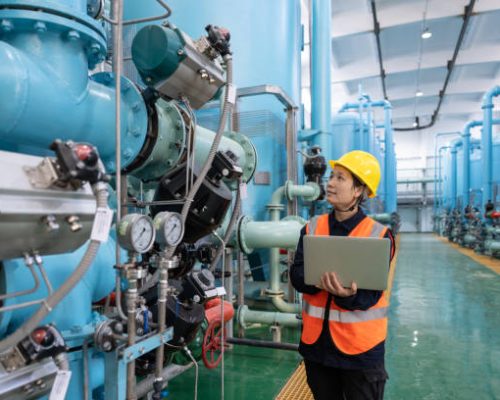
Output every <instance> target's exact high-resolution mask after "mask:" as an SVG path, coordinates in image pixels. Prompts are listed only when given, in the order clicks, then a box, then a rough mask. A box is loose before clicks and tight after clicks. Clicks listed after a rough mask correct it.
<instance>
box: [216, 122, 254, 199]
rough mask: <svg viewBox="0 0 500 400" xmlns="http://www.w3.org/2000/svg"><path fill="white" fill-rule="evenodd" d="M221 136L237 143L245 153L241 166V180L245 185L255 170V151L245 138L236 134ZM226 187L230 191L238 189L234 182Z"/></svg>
mask: <svg viewBox="0 0 500 400" xmlns="http://www.w3.org/2000/svg"><path fill="white" fill-rule="evenodd" d="M223 136H224V137H226V138H228V139H231V140H232V141H234V142H236V143H238V144H239V145H240V146H241V148H242V149H243V151H244V152H245V159H246V164H245V165H241V168H242V169H243V175H242V176H241V180H242V182H245V183H248V182H250V179H252V177H253V174H254V173H255V170H256V169H257V150H256V149H255V146H254V145H253V143H252V142H251V141H250V139H249V138H248V137H247V136H245V135H243V134H241V133H238V132H233V131H227V132H224V134H223ZM227 185H228V186H229V188H230V189H232V190H236V189H237V188H238V182H236V181H231V182H228V183H227Z"/></svg>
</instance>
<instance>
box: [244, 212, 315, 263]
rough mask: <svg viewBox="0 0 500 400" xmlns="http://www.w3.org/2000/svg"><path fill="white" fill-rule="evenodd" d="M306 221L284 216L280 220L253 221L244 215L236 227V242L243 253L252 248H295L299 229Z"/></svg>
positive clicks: (249, 251) (248, 251)
mask: <svg viewBox="0 0 500 400" xmlns="http://www.w3.org/2000/svg"><path fill="white" fill-rule="evenodd" d="M305 223H306V221H305V220H303V219H302V218H293V219H292V218H286V219H283V220H281V221H253V220H252V218H250V217H248V216H244V217H242V218H241V219H240V222H239V228H238V232H239V233H238V243H239V245H240V248H241V250H242V251H243V252H244V253H245V254H250V253H252V251H253V250H254V249H268V248H273V247H274V248H277V249H279V248H284V249H292V250H293V249H295V248H296V247H297V243H298V242H299V238H300V230H301V229H302V227H303V226H304V225H305Z"/></svg>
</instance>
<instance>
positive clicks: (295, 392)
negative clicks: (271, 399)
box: [275, 361, 314, 400]
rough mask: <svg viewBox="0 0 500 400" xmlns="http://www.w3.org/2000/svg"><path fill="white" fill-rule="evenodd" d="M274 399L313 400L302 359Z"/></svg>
mask: <svg viewBox="0 0 500 400" xmlns="http://www.w3.org/2000/svg"><path fill="white" fill-rule="evenodd" d="M275 400H314V397H313V395H312V393H311V390H310V389H309V385H308V384H307V379H306V369H305V367H304V361H302V362H301V363H300V364H299V366H298V367H297V369H296V370H295V371H294V372H293V374H292V376H291V377H290V378H289V379H288V382H287V383H286V385H285V386H283V389H281V391H280V392H279V393H278V395H277V396H276V397H275Z"/></svg>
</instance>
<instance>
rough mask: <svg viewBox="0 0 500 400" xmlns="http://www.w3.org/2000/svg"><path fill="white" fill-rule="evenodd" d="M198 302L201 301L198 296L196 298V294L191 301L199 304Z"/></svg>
mask: <svg viewBox="0 0 500 400" xmlns="http://www.w3.org/2000/svg"><path fill="white" fill-rule="evenodd" d="M200 300H201V299H200V296H198V295H197V294H195V295H194V296H193V301H194V302H195V303H199V302H200Z"/></svg>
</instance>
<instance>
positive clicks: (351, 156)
mask: <svg viewBox="0 0 500 400" xmlns="http://www.w3.org/2000/svg"><path fill="white" fill-rule="evenodd" d="M329 163H330V167H332V168H335V166H336V165H340V166H341V167H344V168H345V169H347V170H348V171H350V172H351V173H352V174H353V175H356V177H357V178H358V179H359V180H360V181H361V182H362V183H364V184H365V185H366V187H367V188H368V197H370V198H371V197H375V196H376V195H377V187H378V184H379V182H380V164H379V162H378V160H377V159H376V158H375V157H374V156H373V155H371V154H370V153H367V152H366V151H361V150H354V151H350V152H349V153H345V154H344V155H343V156H342V157H340V158H339V159H338V160H330V161H329Z"/></svg>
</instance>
